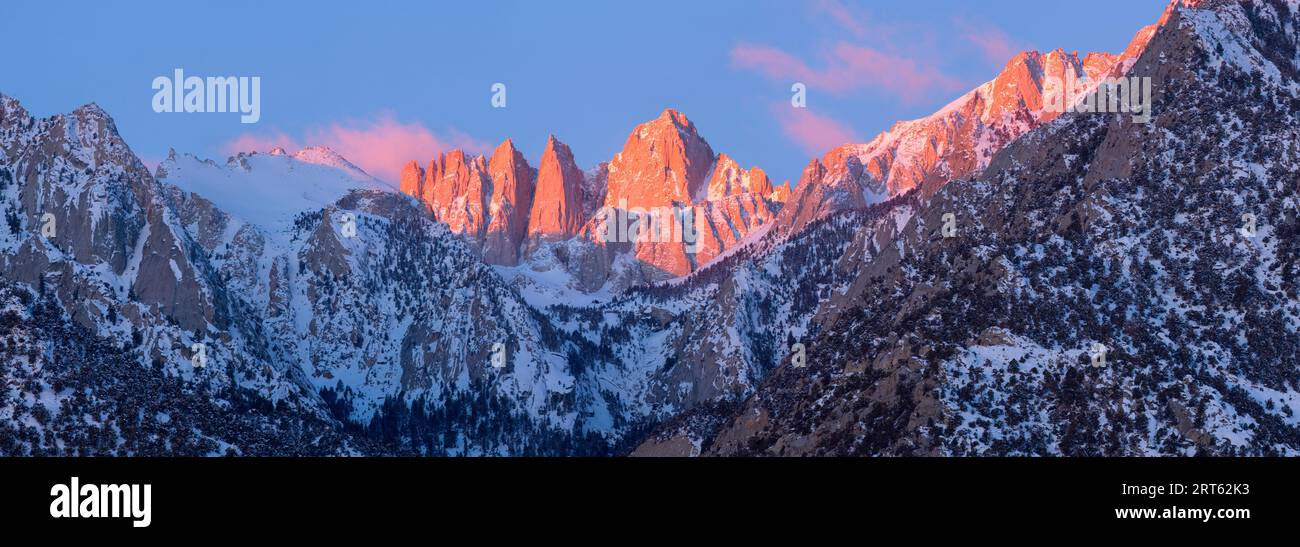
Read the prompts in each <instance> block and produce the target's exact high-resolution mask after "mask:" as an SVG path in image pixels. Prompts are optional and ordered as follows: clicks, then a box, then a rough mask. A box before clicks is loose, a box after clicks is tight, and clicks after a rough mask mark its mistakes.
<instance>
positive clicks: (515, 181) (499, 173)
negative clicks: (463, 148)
mask: <svg viewBox="0 0 1300 547" xmlns="http://www.w3.org/2000/svg"><path fill="white" fill-rule="evenodd" d="M488 178H489V179H490V180H491V182H492V187H491V189H490V190H489V191H490V192H491V199H490V201H489V205H488V224H487V231H486V233H485V234H484V241H483V259H484V260H486V261H487V262H488V263H489V264H501V265H507V266H513V265H515V264H518V262H519V253H520V245H521V244H522V243H523V241H524V236H526V235H527V234H528V218H529V214H530V211H532V208H533V193H534V182H533V181H534V179H535V178H536V172H535V171H534V170H533V168H532V167H529V166H528V161H527V160H525V159H524V155H523V154H521V153H520V152H519V150H518V149H516V148H515V143H514V141H512V140H510V139H506V141H505V142H503V143H501V145H500V146H498V147H497V149H496V150H495V151H494V152H492V161H491V162H489V163H488Z"/></svg>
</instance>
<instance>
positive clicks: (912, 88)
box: [731, 42, 966, 103]
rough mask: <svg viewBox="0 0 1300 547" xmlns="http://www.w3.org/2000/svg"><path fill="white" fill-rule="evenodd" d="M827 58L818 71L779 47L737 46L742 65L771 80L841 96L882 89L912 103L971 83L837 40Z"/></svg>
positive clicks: (736, 60)
mask: <svg viewBox="0 0 1300 547" xmlns="http://www.w3.org/2000/svg"><path fill="white" fill-rule="evenodd" d="M825 57H826V58H827V61H826V66H825V68H823V69H821V70H817V69H814V68H812V67H810V66H808V64H807V63H804V62H803V61H802V60H800V59H799V58H797V57H795V56H793V55H790V54H789V53H786V52H784V51H781V50H779V49H777V48H774V47H769V46H756V45H748V44H741V45H738V46H736V47H734V48H732V50H731V63H732V66H734V67H736V68H740V69H748V70H753V71H756V72H758V73H760V74H762V75H763V76H765V77H767V78H768V79H771V80H785V81H791V82H794V81H798V82H803V83H804V84H806V85H807V86H808V87H809V89H810V90H818V89H820V90H824V91H826V92H828V93H832V94H835V95H843V94H846V93H848V92H851V91H857V90H861V89H876V90H879V91H883V92H885V93H889V94H892V95H894V96H895V97H897V98H898V99H900V100H902V101H903V102H906V103H912V102H916V101H920V100H923V99H925V98H927V97H929V96H930V95H932V94H935V93H950V92H955V91H960V90H962V89H964V88H965V87H966V86H965V84H963V83H962V81H961V80H959V79H957V78H955V77H952V76H949V75H947V74H944V73H942V72H940V71H939V70H937V69H935V68H933V67H930V66H922V65H920V64H919V63H917V62H916V61H915V60H912V59H908V58H905V57H900V56H897V55H893V54H889V53H885V52H882V51H879V50H876V49H872V48H868V47H863V46H858V45H853V44H850V43H847V42H840V43H838V44H836V45H835V47H834V48H832V49H831V50H830V51H829V52H827V53H826V54H825Z"/></svg>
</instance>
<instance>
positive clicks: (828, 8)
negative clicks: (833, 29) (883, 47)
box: [813, 0, 867, 38]
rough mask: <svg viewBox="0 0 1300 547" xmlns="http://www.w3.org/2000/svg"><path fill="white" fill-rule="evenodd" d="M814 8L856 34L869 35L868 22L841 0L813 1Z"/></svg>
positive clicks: (860, 35)
mask: <svg viewBox="0 0 1300 547" xmlns="http://www.w3.org/2000/svg"><path fill="white" fill-rule="evenodd" d="M813 10H814V11H817V12H819V13H825V14H826V15H829V16H830V18H831V20H832V21H834V22H835V23H837V24H839V25H840V26H841V27H844V29H845V30H847V31H849V32H851V33H853V35H854V36H857V37H859V38H862V37H864V36H866V35H867V25H866V23H865V22H863V21H862V20H861V19H859V18H858V17H857V16H856V15H854V14H853V12H852V11H850V10H849V8H848V7H847V6H845V5H844V4H842V3H840V1H839V0H817V1H816V2H814V3H813Z"/></svg>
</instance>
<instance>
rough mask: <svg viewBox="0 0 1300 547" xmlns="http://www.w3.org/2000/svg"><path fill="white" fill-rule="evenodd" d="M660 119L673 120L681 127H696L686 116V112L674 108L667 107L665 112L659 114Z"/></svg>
mask: <svg viewBox="0 0 1300 547" xmlns="http://www.w3.org/2000/svg"><path fill="white" fill-rule="evenodd" d="M658 119H659V120H665V121H669V122H672V123H673V125H676V126H678V127H681V128H691V129H694V128H695V125H694V124H692V123H691V120H689V119H687V118H686V114H682V113H681V112H680V111H678V110H676V109H674V108H665V109H664V111H663V113H661V114H659V118H658Z"/></svg>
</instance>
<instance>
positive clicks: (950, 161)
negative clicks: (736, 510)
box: [777, 27, 1155, 230]
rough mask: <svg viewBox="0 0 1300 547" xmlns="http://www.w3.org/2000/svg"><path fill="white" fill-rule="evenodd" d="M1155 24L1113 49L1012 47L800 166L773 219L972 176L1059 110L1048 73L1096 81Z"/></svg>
mask: <svg viewBox="0 0 1300 547" xmlns="http://www.w3.org/2000/svg"><path fill="white" fill-rule="evenodd" d="M1154 29H1155V28H1154V27H1148V28H1145V29H1142V30H1141V31H1139V32H1138V34H1137V36H1136V37H1134V39H1133V41H1132V42H1131V43H1130V45H1129V46H1128V48H1127V49H1126V50H1125V51H1124V52H1123V53H1121V54H1119V55H1114V54H1109V53H1091V54H1088V55H1087V56H1086V57H1084V58H1083V59H1082V60H1081V59H1080V58H1079V56H1078V53H1077V52H1075V53H1067V52H1065V51H1064V50H1061V49H1056V50H1053V51H1050V52H1047V53H1041V52H1037V51H1027V52H1023V53H1020V54H1019V55H1016V56H1015V57H1014V58H1012V59H1011V60H1010V61H1009V62H1008V63H1007V65H1006V67H1005V68H1003V70H1002V72H1001V73H1000V74H998V76H997V77H996V78H994V79H993V80H990V81H989V82H987V83H985V84H983V85H981V86H979V87H978V88H976V89H974V90H973V91H971V92H969V93H967V94H965V95H963V96H962V97H960V98H958V99H957V100H955V101H953V102H951V103H949V104H948V105H947V106H945V107H944V108H943V109H941V110H939V111H938V112H936V113H934V114H932V115H930V116H927V117H925V118H921V119H918V120H912V121H906V122H899V123H897V124H894V126H893V127H892V128H890V130H889V131H887V132H885V133H881V134H880V135H878V136H877V137H876V138H875V139H872V140H871V141H870V142H868V143H865V144H846V145H844V146H841V147H838V148H836V149H834V150H831V151H830V152H829V153H827V154H826V155H825V156H823V157H822V158H821V159H820V160H817V161H814V162H812V163H811V164H810V165H809V166H808V168H807V169H805V170H804V173H803V176H802V177H801V178H800V181H799V184H798V186H797V189H796V191H795V192H794V195H793V196H792V197H791V198H790V199H791V202H789V203H788V204H787V206H786V207H785V209H784V210H783V211H782V213H781V215H780V218H779V219H778V220H777V225H778V226H782V227H783V228H785V229H791V230H798V229H800V228H802V226H804V225H806V224H807V223H808V222H810V221H812V220H814V219H816V218H818V217H820V216H823V215H825V214H828V213H831V212H834V211H838V210H843V209H846V208H855V207H862V206H864V205H866V204H869V203H872V202H877V201H881V200H884V199H888V198H889V197H892V196H896V195H899V194H903V193H906V192H908V191H911V190H913V189H919V190H920V191H921V192H922V193H923V194H925V195H932V194H934V193H935V192H938V191H939V189H940V188H942V187H943V185H944V184H947V183H948V182H949V181H951V180H955V179H960V178H964V177H969V176H973V175H975V174H977V173H979V172H980V171H981V170H983V169H984V168H985V167H987V166H988V165H989V162H990V161H992V159H993V156H994V155H995V154H997V153H998V152H999V151H1001V150H1002V149H1003V148H1004V147H1005V146H1006V145H1007V144H1009V143H1011V142H1012V141H1014V140H1016V139H1018V138H1019V137H1020V136H1021V135H1024V134H1025V133H1027V132H1029V131H1031V130H1033V129H1035V128H1037V127H1039V126H1041V125H1043V124H1045V123H1047V122H1050V121H1052V120H1054V119H1056V118H1057V117H1058V116H1060V115H1061V112H1059V111H1053V109H1051V108H1047V103H1046V94H1045V85H1048V83H1049V82H1052V81H1058V82H1060V81H1066V80H1069V81H1075V80H1078V81H1099V80H1101V79H1102V78H1107V77H1115V76H1118V75H1120V74H1122V73H1123V72H1125V71H1127V70H1128V68H1129V67H1131V66H1132V63H1133V61H1134V60H1135V59H1136V58H1137V57H1138V56H1139V55H1141V53H1142V51H1143V50H1144V49H1145V47H1146V44H1147V42H1148V41H1149V40H1150V39H1151V36H1152V34H1153V33H1154Z"/></svg>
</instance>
